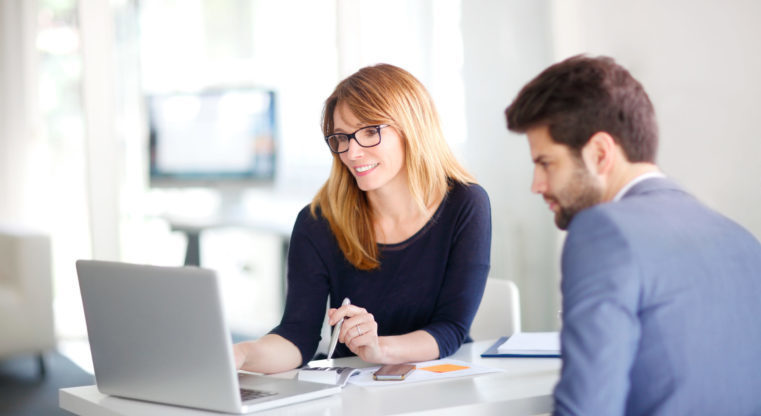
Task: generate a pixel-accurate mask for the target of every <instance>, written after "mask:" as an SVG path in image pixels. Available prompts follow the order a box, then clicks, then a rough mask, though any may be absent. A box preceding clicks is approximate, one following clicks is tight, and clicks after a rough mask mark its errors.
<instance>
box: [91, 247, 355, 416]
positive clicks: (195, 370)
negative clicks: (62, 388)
mask: <svg viewBox="0 0 761 416" xmlns="http://www.w3.org/2000/svg"><path fill="white" fill-rule="evenodd" d="M77 274H78V275H79V286H80V290H81V293H82V303H83V305H84V312H85V321H86V323H87V333H88V337H89V340H90V350H91V353H92V360H93V367H94V370H95V380H96V384H97V386H98V390H99V391H100V392H101V393H103V394H108V395H114V396H120V397H126V398H131V399H140V400H147V401H152V402H158V403H165V404H171V405H178V406H186V407H193V408H200V409H206V410H214V411H219V412H227V413H250V412H254V411H258V410H264V409H269V408H272V407H277V406H282V405H286V404H291V403H296V402H301V401H305V400H310V399H316V398H319V397H324V396H328V395H332V394H335V393H338V392H340V391H341V387H339V386H335V385H327V384H320V383H310V382H306V381H300V380H296V379H284V378H278V377H271V376H265V375H255V374H250V373H240V374H238V373H237V372H236V370H235V361H234V357H233V352H232V341H231V339H230V334H229V333H228V329H227V325H226V323H225V318H224V313H223V309H222V301H221V296H220V289H219V284H218V281H217V276H216V274H215V272H214V271H211V270H206V269H201V268H197V267H157V266H144V265H135V264H126V263H114V262H103V261H88V260H79V261H77Z"/></svg>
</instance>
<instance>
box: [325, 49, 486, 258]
mask: <svg viewBox="0 0 761 416" xmlns="http://www.w3.org/2000/svg"><path fill="white" fill-rule="evenodd" d="M339 104H344V105H346V107H347V108H348V109H349V110H350V111H351V112H352V113H353V114H354V116H356V117H357V118H358V119H359V121H360V122H362V123H365V124H367V125H373V124H389V125H391V126H393V127H394V128H396V130H397V131H398V132H399V133H400V134H401V136H402V140H403V141H404V147H405V155H406V156H405V168H406V170H407V178H408V185H409V189H410V193H411V194H412V196H413V198H414V199H415V201H416V202H417V204H418V205H419V206H420V208H421V209H422V210H425V209H426V208H428V207H430V206H432V205H433V204H434V203H435V202H436V201H437V200H438V198H440V197H443V195H445V194H446V192H447V190H448V189H449V180H453V181H457V182H460V183H464V184H467V183H472V182H474V180H473V178H472V176H470V174H469V173H468V172H467V171H466V170H465V169H464V168H463V167H462V166H461V165H460V163H459V162H458V161H457V160H456V159H455V157H454V155H453V154H452V151H451V150H450V149H449V146H448V145H447V142H446V140H445V139H444V135H443V133H442V131H441V125H440V123H439V116H438V113H437V112H436V108H435V107H434V105H433V101H432V100H431V97H430V96H429V95H428V91H426V89H425V87H423V85H422V84H421V83H420V81H418V80H417V79H416V78H415V77H414V76H412V74H410V73H409V72H407V71H405V70H403V69H401V68H398V67H395V66H393V65H388V64H379V65H375V66H368V67H365V68H362V69H360V70H359V71H357V72H356V73H354V74H353V75H351V76H349V77H348V78H346V79H345V80H343V81H341V82H340V83H339V84H338V86H336V89H335V90H334V91H333V94H331V95H330V97H328V99H327V100H325V108H324V109H323V113H322V131H323V134H324V135H326V136H327V135H328V134H331V133H333V114H334V112H335V111H336V107H338V105H339ZM318 207H319V208H320V210H321V212H322V215H323V216H324V217H325V219H327V221H328V223H329V224H330V229H331V231H332V232H333V234H334V236H335V237H336V240H337V241H338V246H339V248H340V249H341V251H342V252H343V254H344V256H346V259H347V260H348V261H349V262H350V263H351V264H353V265H354V266H355V267H356V268H358V269H361V270H371V269H375V268H377V267H379V266H380V259H379V251H378V245H377V244H376V240H375V231H374V228H373V215H372V211H371V209H370V206H369V204H368V201H367V195H366V194H365V192H363V191H362V190H360V189H359V187H358V186H357V182H356V180H355V179H354V176H353V175H352V173H351V172H350V171H349V169H348V168H347V167H346V166H345V165H344V164H343V163H342V162H341V159H340V157H339V156H338V155H337V154H335V153H334V154H333V167H332V168H331V171H330V177H329V178H328V180H327V182H325V185H323V186H322V188H321V189H320V191H319V192H318V193H317V195H316V196H315V197H314V200H313V201H312V205H311V212H312V215H316V210H317V208H318Z"/></svg>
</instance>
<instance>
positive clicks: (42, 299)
mask: <svg viewBox="0 0 761 416" xmlns="http://www.w3.org/2000/svg"><path fill="white" fill-rule="evenodd" d="M0 334H2V335H0V359H2V358H5V357H8V356H12V355H17V354H22V353H34V354H36V355H37V357H38V360H39V365H40V367H39V370H40V375H43V376H44V375H45V361H44V359H43V353H44V352H46V351H49V350H52V349H53V348H55V331H54V326H53V282H52V273H51V250H50V238H49V237H48V236H47V235H45V234H42V233H39V232H35V231H31V230H28V229H23V228H19V227H11V226H3V225H0Z"/></svg>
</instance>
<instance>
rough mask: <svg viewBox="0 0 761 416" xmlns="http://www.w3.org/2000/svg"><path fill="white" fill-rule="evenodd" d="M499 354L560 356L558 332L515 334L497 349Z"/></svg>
mask: <svg viewBox="0 0 761 416" xmlns="http://www.w3.org/2000/svg"><path fill="white" fill-rule="evenodd" d="M497 351H499V353H500V354H516V355H545V354H560V334H559V333H558V332H516V333H515V334H513V335H511V336H510V337H509V338H508V339H507V341H505V342H504V343H503V344H502V345H500V346H499V348H497Z"/></svg>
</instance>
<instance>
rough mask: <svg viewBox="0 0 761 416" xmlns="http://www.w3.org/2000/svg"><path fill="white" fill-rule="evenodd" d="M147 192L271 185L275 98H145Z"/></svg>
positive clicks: (255, 91)
mask: <svg viewBox="0 0 761 416" xmlns="http://www.w3.org/2000/svg"><path fill="white" fill-rule="evenodd" d="M146 108H147V119H148V122H149V131H150V140H149V143H150V145H149V151H150V175H149V177H150V185H151V187H214V188H225V187H228V188H229V187H230V185H235V186H253V185H261V184H271V183H272V182H273V181H274V177H275V157H276V150H277V140H276V129H275V93H274V92H273V91H271V90H268V89H263V88H255V87H244V88H240V87H238V88H216V89H210V90H204V91H200V92H176V93H163V94H153V95H148V96H147V97H146Z"/></svg>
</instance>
